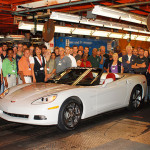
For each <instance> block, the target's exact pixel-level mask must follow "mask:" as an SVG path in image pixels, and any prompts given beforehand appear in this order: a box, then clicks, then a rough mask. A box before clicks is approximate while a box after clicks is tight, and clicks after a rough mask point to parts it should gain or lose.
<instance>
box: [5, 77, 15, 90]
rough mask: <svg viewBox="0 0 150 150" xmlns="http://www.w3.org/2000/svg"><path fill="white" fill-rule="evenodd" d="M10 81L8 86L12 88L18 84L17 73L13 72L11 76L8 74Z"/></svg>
mask: <svg viewBox="0 0 150 150" xmlns="http://www.w3.org/2000/svg"><path fill="white" fill-rule="evenodd" d="M6 78H7V82H8V88H11V87H13V86H15V85H16V75H14V74H11V75H10V76H8V75H7V76H6Z"/></svg>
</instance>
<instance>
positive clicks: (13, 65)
mask: <svg viewBox="0 0 150 150" xmlns="http://www.w3.org/2000/svg"><path fill="white" fill-rule="evenodd" d="M8 60H9V59H8ZM9 62H10V64H11V66H12V70H15V62H14V59H12V61H10V60H9Z"/></svg>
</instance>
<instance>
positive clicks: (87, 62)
mask: <svg viewBox="0 0 150 150" xmlns="http://www.w3.org/2000/svg"><path fill="white" fill-rule="evenodd" d="M91 66H92V65H91V62H90V61H86V66H85V65H84V63H83V61H82V62H81V65H80V67H91Z"/></svg>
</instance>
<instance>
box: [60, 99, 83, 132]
mask: <svg viewBox="0 0 150 150" xmlns="http://www.w3.org/2000/svg"><path fill="white" fill-rule="evenodd" d="M81 115H82V106H81V103H80V102H79V101H77V100H74V99H68V100H66V101H65V102H64V103H63V105H62V106H61V109H60V111H59V116H58V127H59V129H61V130H63V131H69V130H73V129H75V128H76V127H77V125H78V124H79V122H80V120H81Z"/></svg>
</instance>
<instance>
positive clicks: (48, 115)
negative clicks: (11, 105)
mask: <svg viewBox="0 0 150 150" xmlns="http://www.w3.org/2000/svg"><path fill="white" fill-rule="evenodd" d="M24 109H25V108H24ZM24 109H22V110H24ZM58 114H59V109H51V110H48V109H47V110H44V109H41V108H39V109H36V110H35V109H31V110H29V109H27V110H26V111H25V110H24V111H20V108H19V110H18V109H13V110H9V111H8V110H7V109H4V108H0V118H3V119H5V120H7V121H11V122H17V123H25V124H33V125H55V124H57V122H58Z"/></svg>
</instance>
